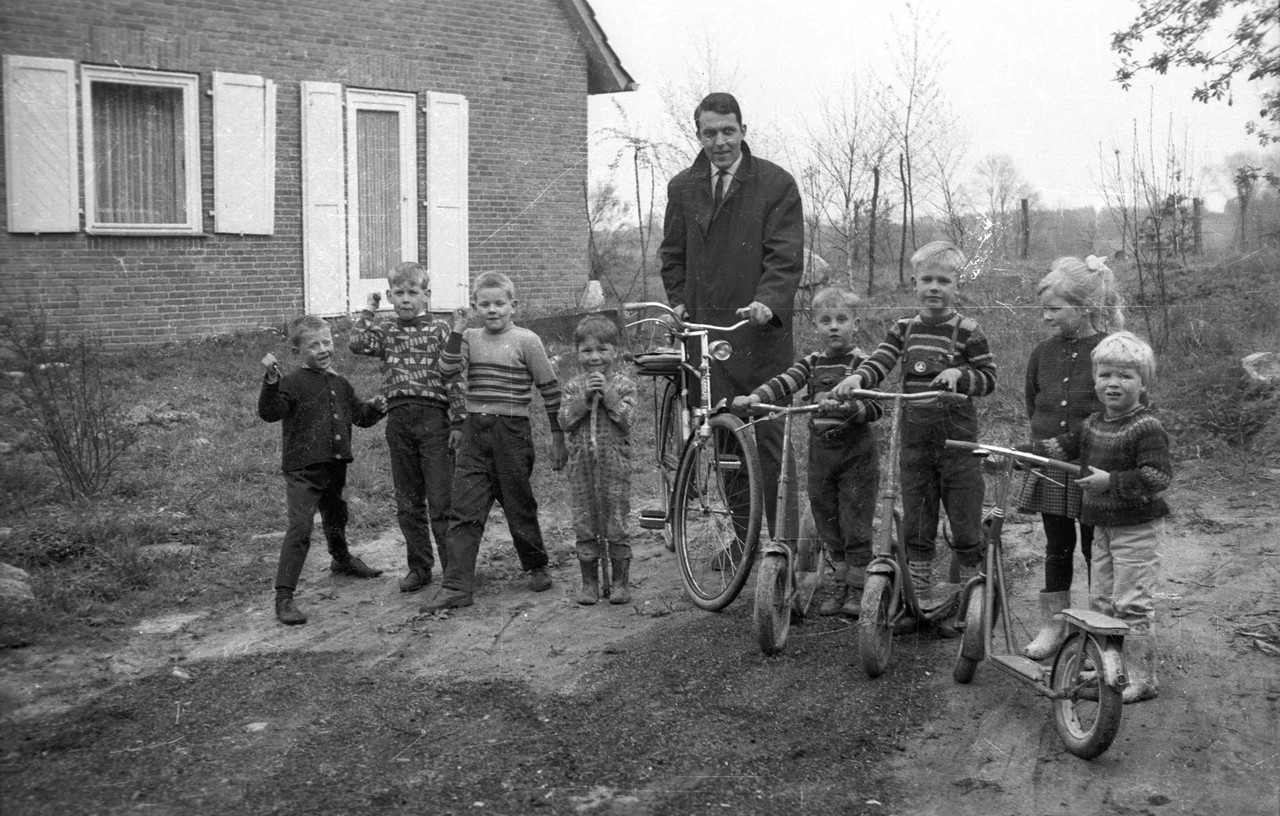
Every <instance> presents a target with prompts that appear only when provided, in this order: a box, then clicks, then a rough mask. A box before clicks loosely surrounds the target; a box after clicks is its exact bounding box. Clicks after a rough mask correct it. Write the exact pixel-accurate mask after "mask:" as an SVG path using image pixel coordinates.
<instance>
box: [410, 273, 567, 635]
mask: <svg viewBox="0 0 1280 816" xmlns="http://www.w3.org/2000/svg"><path fill="white" fill-rule="evenodd" d="M471 297H472V307H473V308H474V309H475V311H476V313H477V314H479V316H480V318H481V319H482V320H483V322H484V328H482V329H466V330H465V331H463V332H461V333H459V332H457V331H454V332H452V333H451V334H450V335H449V340H448V342H447V343H446V344H445V347H444V351H442V352H441V353H440V373H441V374H442V375H444V376H445V377H452V376H462V377H463V378H464V379H465V381H466V384H467V418H466V420H464V421H463V424H462V445H461V447H460V448H459V449H458V461H457V470H456V471H455V472H454V476H453V496H452V501H451V505H452V518H451V519H450V522H449V533H448V537H447V544H446V551H447V553H448V557H447V559H446V561H445V573H444V580H443V581H442V582H441V588H440V591H439V592H438V593H436V596H435V597H434V598H432V599H431V600H430V601H428V602H427V603H426V604H424V605H423V606H422V607H421V611H422V612H436V611H438V610H441V609H451V608H455V607H462V606H471V604H472V597H471V596H472V592H473V590H474V586H475V571H476V556H477V555H478V554H479V552H480V539H481V538H483V536H484V525H485V521H486V520H487V519H488V517H489V510H490V509H491V508H492V507H493V502H494V500H495V499H496V500H497V501H499V502H501V504H502V511H503V513H504V514H505V515H506V517H507V527H508V528H509V529H510V531H511V540H512V542H513V543H514V544H515V547H516V552H517V553H518V554H519V556H520V566H521V567H522V568H523V569H524V570H525V571H526V572H528V573H529V588H530V589H532V590H533V591H534V592H543V591H545V590H548V589H550V588H551V577H550V576H549V575H548V574H547V561H548V558H547V548H546V546H545V545H544V544H543V541H542V529H541V527H540V526H539V524H538V502H537V500H536V499H535V498H534V495H533V487H532V485H531V484H530V481H529V478H530V477H531V476H532V475H533V459H534V450H533V428H532V425H531V423H530V421H529V406H530V404H531V403H532V402H533V391H534V389H535V388H536V389H537V390H538V393H540V394H541V395H542V405H543V408H544V409H545V410H546V412H547V419H548V420H549V421H550V423H551V439H552V467H554V468H555V469H556V470H559V469H560V468H562V467H564V463H565V461H566V460H567V459H568V457H569V454H568V451H567V449H566V448H565V442H564V432H563V431H562V430H561V428H560V421H559V413H560V383H559V381H558V380H557V379H556V373H555V370H554V369H553V368H552V367H551V361H550V360H549V359H548V358H547V351H546V349H545V348H544V347H543V345H542V340H541V339H540V338H539V337H538V335H536V334H534V333H533V332H531V331H529V330H528V329H525V328H522V327H520V326H516V325H514V324H513V323H512V315H513V313H514V312H515V305H516V298H515V284H513V283H512V282H511V279H510V278H508V277H507V276H506V275H503V274H501V273H499V272H486V273H484V274H482V275H480V276H479V277H478V278H477V279H476V282H475V286H474V287H473V289H472V295H471Z"/></svg>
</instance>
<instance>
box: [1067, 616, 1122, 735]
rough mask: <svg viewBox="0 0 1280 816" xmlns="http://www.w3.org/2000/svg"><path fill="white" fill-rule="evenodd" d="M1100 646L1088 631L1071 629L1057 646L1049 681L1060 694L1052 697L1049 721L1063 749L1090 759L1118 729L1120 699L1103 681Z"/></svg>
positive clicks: (1105, 663)
mask: <svg viewBox="0 0 1280 816" xmlns="http://www.w3.org/2000/svg"><path fill="white" fill-rule="evenodd" d="M1102 652H1103V647H1102V646H1100V645H1099V644H1098V639H1097V638H1096V637H1094V636H1093V635H1091V634H1089V633H1088V632H1075V633H1073V634H1071V635H1070V636H1069V637H1068V638H1067V640H1066V642H1064V643H1063V644H1062V646H1060V647H1059V648H1058V656H1057V658H1056V659H1055V660H1054V662H1053V676H1052V678H1051V679H1050V684H1051V685H1052V686H1053V690H1054V691H1055V692H1057V693H1058V694H1061V695H1063V696H1062V697H1061V698H1060V699H1056V700H1054V701H1053V724H1054V725H1055V726H1056V727H1057V729H1058V736H1059V737H1061V738H1062V742H1063V744H1064V745H1066V746H1067V750H1068V751H1070V752H1071V753H1073V754H1075V755H1076V756H1078V757H1080V758H1081V759H1093V758H1094V757H1096V756H1099V755H1101V754H1102V752H1103V751H1105V750H1107V748H1109V747H1111V741H1112V740H1114V739H1115V738H1116V734H1117V733H1118V732H1119V731H1120V716H1121V714H1122V713H1123V710H1124V701H1123V700H1121V698H1120V691H1119V690H1118V689H1116V688H1114V687H1113V686H1110V685H1108V684H1107V678H1106V677H1105V676H1104V675H1105V671H1104V666H1106V665H1111V664H1118V663H1119V660H1118V659H1117V660H1114V661H1111V663H1107V662H1105V661H1104V660H1103V657H1102Z"/></svg>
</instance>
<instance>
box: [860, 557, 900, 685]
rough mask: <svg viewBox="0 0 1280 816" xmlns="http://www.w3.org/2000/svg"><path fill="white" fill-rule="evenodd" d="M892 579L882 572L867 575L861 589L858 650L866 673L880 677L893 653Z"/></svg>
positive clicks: (887, 666) (869, 675)
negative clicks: (890, 619)
mask: <svg viewBox="0 0 1280 816" xmlns="http://www.w3.org/2000/svg"><path fill="white" fill-rule="evenodd" d="M892 614H893V580H892V578H891V577H890V576H888V575H885V574H884V573H879V572H877V573H872V574H871V575H868V576H867V584H866V586H865V587H863V589H862V611H861V614H860V615H859V617H858V654H859V655H860V656H861V658H862V669H863V671H865V672H866V673H867V676H868V677H879V676H880V675H882V674H884V673H885V671H886V670H887V669H888V668H889V659H890V657H892V655H893V627H892V626H890V625H889V618H890V616H891V615H892Z"/></svg>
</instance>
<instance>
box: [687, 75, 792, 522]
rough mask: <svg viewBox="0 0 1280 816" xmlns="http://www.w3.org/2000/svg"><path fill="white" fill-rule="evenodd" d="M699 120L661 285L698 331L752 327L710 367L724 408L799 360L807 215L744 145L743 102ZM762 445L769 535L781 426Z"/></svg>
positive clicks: (781, 177)
mask: <svg viewBox="0 0 1280 816" xmlns="http://www.w3.org/2000/svg"><path fill="white" fill-rule="evenodd" d="M693 120H694V123H695V125H696V127H697V134H698V141H699V142H700V143H701V145H702V152H701V153H699V154H698V157H697V159H695V160H694V162H693V166H692V167H690V168H689V169H687V170H684V171H682V172H680V173H679V174H677V175H676V176H675V178H673V179H671V182H670V183H669V184H668V185H667V213H666V219H665V221H664V223H663V235H662V249H661V256H662V282H663V285H664V286H665V287H666V290H667V302H668V303H670V304H671V306H672V307H673V308H675V309H676V311H677V312H678V313H681V314H682V316H688V318H689V319H690V320H692V321H694V322H697V323H709V324H712V325H728V324H731V323H736V322H737V321H738V319H739V317H738V314H737V313H738V312H739V311H744V312H745V314H746V315H747V316H748V317H749V318H750V321H751V323H750V325H747V326H744V327H743V328H741V329H738V330H737V331H735V332H732V333H730V334H729V335H728V336H727V337H728V340H729V341H730V342H731V343H732V344H733V356H732V357H730V358H729V359H728V360H726V361H724V362H716V361H713V362H712V367H713V369H712V394H711V396H712V400H713V402H716V403H718V402H719V401H720V400H721V399H723V398H726V397H734V396H738V395H742V394H749V393H751V391H752V389H754V388H756V387H757V386H759V385H761V384H763V383H764V382H765V381H766V380H768V379H769V378H770V377H773V376H776V375H777V374H781V373H782V372H783V371H785V370H786V369H787V367H788V366H790V365H791V363H793V362H794V361H795V350H794V347H793V345H794V344H793V341H792V331H791V312H792V302H793V300H794V298H795V293H796V288H797V287H798V286H799V285H800V277H801V274H802V273H803V271H804V215H803V213H802V211H801V205H800V190H799V188H797V186H796V182H795V179H794V178H792V177H791V174H790V173H788V172H787V171H786V170H783V169H782V168H781V167H779V166H778V165H776V164H774V163H773V162H769V161H765V160H764V159H759V158H756V157H755V156H752V155H751V150H750V149H749V148H748V147H747V145H746V143H745V142H743V137H744V136H745V135H746V132H747V128H746V125H744V124H742V111H741V109H740V108H739V107H738V100H737V99H735V98H734V97H733V96H732V95H730V94H727V93H713V94H710V95H709V96H707V97H706V98H705V99H703V100H702V101H701V102H700V103H699V104H698V107H697V108H696V109H694V114H693ZM717 188H719V189H718V190H717ZM756 440H757V445H758V447H759V450H760V459H761V465H762V466H763V469H764V474H763V475H764V487H765V491H764V499H765V509H766V511H767V513H768V516H769V525H770V527H771V528H772V527H773V524H774V517H773V516H774V502H775V498H776V495H777V487H778V477H779V474H780V469H779V460H780V459H781V454H782V427H781V422H768V423H760V424H759V425H757V427H756Z"/></svg>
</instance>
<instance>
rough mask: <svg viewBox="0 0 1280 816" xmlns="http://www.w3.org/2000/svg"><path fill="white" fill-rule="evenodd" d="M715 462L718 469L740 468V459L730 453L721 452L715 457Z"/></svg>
mask: <svg viewBox="0 0 1280 816" xmlns="http://www.w3.org/2000/svg"><path fill="white" fill-rule="evenodd" d="M716 464H717V465H718V466H719V468H720V470H741V469H742V459H741V458H739V457H737V456H734V455H732V454H726V453H722V454H720V455H719V456H717V457H716Z"/></svg>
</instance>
